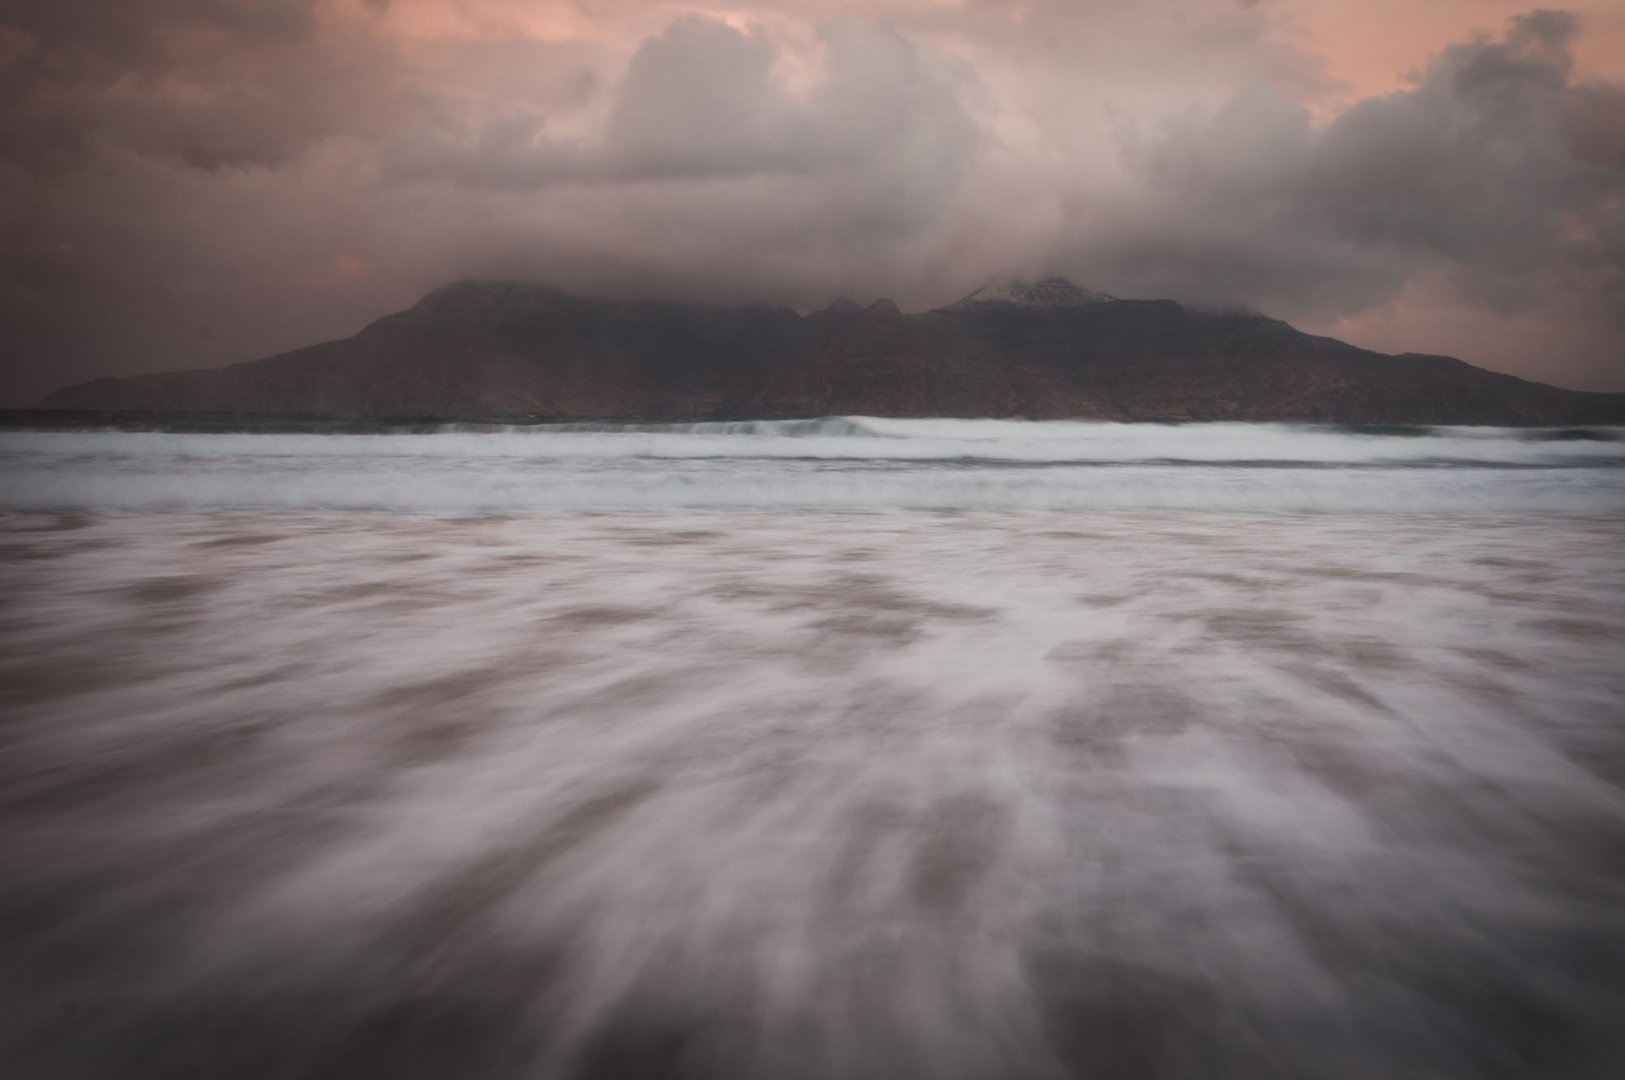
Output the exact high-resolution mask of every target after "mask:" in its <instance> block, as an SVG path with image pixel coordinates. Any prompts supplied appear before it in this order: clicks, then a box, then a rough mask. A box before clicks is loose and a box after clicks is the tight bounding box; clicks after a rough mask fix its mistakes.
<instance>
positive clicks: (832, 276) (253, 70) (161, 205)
mask: <svg viewBox="0 0 1625 1080" xmlns="http://www.w3.org/2000/svg"><path fill="white" fill-rule="evenodd" d="M336 6H343V5H342V4H341V3H340V0H331V2H327V0H324V2H322V3H316V2H312V3H287V2H280V0H121V2H118V3H113V2H103V3H84V4H78V5H71V7H72V8H73V12H72V17H70V13H69V11H68V9H69V7H70V5H62V4H58V3H46V2H43V0H14V2H13V3H12V4H10V5H8V6H7V8H6V10H5V12H4V14H3V15H0V327H3V329H4V331H5V333H6V336H7V339H8V343H9V344H10V346H11V347H10V348H8V349H7V350H6V352H7V359H6V361H5V362H6V364H7V365H8V370H6V371H5V372H0V395H3V398H4V400H5V401H6V402H8V403H10V404H19V403H26V402H27V401H28V400H31V399H33V398H35V397H37V396H38V395H40V394H43V393H44V392H46V391H48V390H50V389H52V388H54V387H55V386H59V385H62V384H65V383H68V382H71V381H76V380H78V379H83V378H88V377H93V376H96V375H101V374H113V373H124V372H134V371H142V370H157V369H165V368H175V367H186V366H199V365H210V364H218V363H225V362H230V361H234V360H241V359H248V358H252V357H254V356H257V355H264V354H267V353H270V352H273V351H277V350H280V349H286V348H291V347H295V346H297V345H300V344H305V343H308V342H310V341H313V340H320V339H322V338H327V337H334V336H341V335H343V334H347V333H350V332H353V330H354V329H356V328H357V327H358V326H359V325H361V324H362V323H364V322H366V321H368V320H369V319H371V318H375V317H377V316H378V315H381V314H384V313H385V312H387V311H389V310H392V309H394V308H398V307H400V306H403V305H404V304H406V303H410V302H411V301H412V300H413V299H414V298H415V297H416V295H418V294H420V293H421V292H423V291H426V290H427V289H429V288H432V287H434V286H436V285H439V284H442V283H444V282H445V281H447V280H450V279H453V278H457V277H463V276H498V275H500V276H516V277H528V278H537V279H546V280H550V281H554V282H556V283H559V284H562V285H565V286H566V287H571V288H578V289H583V290H597V291H606V292H614V293H621V294H630V293H641V294H644V295H656V294H658V295H667V296H672V297H683V298H697V299H717V300H720V299H751V300H767V301H781V302H788V303H793V304H797V305H801V306H812V305H815V304H820V303H822V302H824V301H825V300H827V299H828V298H829V297H831V296H833V295H837V294H843V293H844V294H851V295H858V296H877V295H893V296H895V297H896V298H897V299H899V300H900V301H901V302H903V303H904V304H905V306H911V305H912V306H920V305H925V304H931V303H938V302H943V301H947V300H951V299H953V298H954V296H955V295H956V293H958V292H960V291H963V290H968V289H969V288H971V287H974V286H975V285H977V284H980V282H981V281H982V280H985V279H986V278H987V277H990V276H995V275H999V274H1004V273H1043V272H1063V273H1067V274H1070V275H1072V276H1074V277H1075V278H1077V279H1078V280H1080V281H1083V282H1085V283H1086V284H1089V285H1091V286H1094V287H1097V288H1102V289H1106V290H1108V291H1112V292H1117V293H1119V294H1124V295H1143V296H1173V297H1176V298H1179V299H1185V300H1190V301H1197V302H1212V303H1242V304H1247V305H1250V306H1254V307H1257V308H1260V309H1262V310H1265V311H1268V312H1270V313H1271V314H1276V315H1279V316H1281V317H1284V318H1288V319H1292V320H1302V321H1307V322H1308V323H1309V324H1311V325H1324V324H1327V323H1329V322H1330V321H1333V320H1337V319H1339V318H1345V317H1350V316H1358V315H1360V314H1361V313H1377V314H1379V315H1380V314H1381V313H1382V312H1383V311H1385V310H1387V309H1388V308H1393V309H1394V310H1395V311H1396V312H1398V313H1399V314H1407V313H1408V315H1409V317H1412V318H1413V319H1414V318H1416V317H1418V316H1417V311H1416V307H1415V306H1416V304H1417V302H1418V301H1417V300H1416V297H1417V296H1418V295H1419V285H1418V283H1421V282H1426V283H1427V290H1426V297H1427V298H1431V299H1430V301H1429V302H1432V301H1433V300H1438V302H1440V303H1446V302H1447V303H1448V304H1450V305H1454V306H1455V307H1456V308H1458V309H1463V310H1467V311H1483V312H1486V313H1495V315H1496V317H1504V318H1523V319H1527V320H1529V326H1531V327H1533V328H1535V330H1537V331H1538V330H1540V329H1542V328H1544V327H1548V326H1549V327H1550V328H1551V329H1552V335H1553V336H1552V340H1553V341H1556V342H1559V343H1560V344H1561V349H1554V350H1552V352H1551V353H1550V354H1543V355H1540V356H1530V357H1528V358H1527V359H1525V358H1523V357H1522V356H1521V355H1512V354H1510V353H1501V354H1493V353H1492V354H1491V355H1489V356H1488V360H1491V361H1495V366H1500V367H1502V368H1503V369H1506V370H1515V371H1517V372H1518V373H1519V374H1525V375H1530V376H1533V377H1536V378H1546V379H1550V380H1552V381H1557V382H1564V381H1568V382H1571V383H1572V382H1575V381H1576V380H1578V381H1580V382H1583V383H1586V384H1589V385H1594V386H1599V387H1618V388H1625V344H1622V343H1625V325H1622V323H1621V319H1622V318H1625V316H1622V315H1621V313H1622V312H1625V87H1622V86H1621V85H1619V84H1617V83H1610V82H1606V81H1598V80H1596V79H1588V78H1581V77H1577V76H1576V74H1575V71H1574V66H1573V61H1572V45H1573V42H1574V40H1575V36H1576V35H1577V34H1579V33H1582V32H1583V28H1581V27H1579V26H1578V25H1577V23H1576V21H1575V19H1574V18H1573V17H1572V16H1568V15H1565V14H1563V13H1560V12H1549V11H1539V12H1532V13H1530V14H1526V15H1524V16H1521V17H1519V18H1518V19H1516V20H1515V21H1513V22H1512V23H1511V24H1510V25H1509V27H1508V29H1507V31H1506V32H1505V34H1503V35H1502V36H1500V37H1494V38H1492V37H1488V36H1480V37H1474V38H1471V39H1469V40H1465V41H1461V42H1458V43H1457V44H1455V45H1452V46H1450V47H1449V48H1447V49H1445V50H1444V51H1443V52H1441V53H1440V54H1438V55H1437V56H1435V57H1434V58H1433V60H1432V61H1431V62H1430V64H1429V65H1428V66H1427V67H1426V69H1425V70H1424V71H1422V72H1421V73H1420V74H1419V75H1418V76H1417V78H1416V80H1415V82H1414V83H1413V84H1412V85H1409V86H1407V87H1406V88H1404V89H1402V90H1400V91H1397V92H1395V93H1391V94H1387V95H1383V96H1379V97H1373V98H1369V99H1366V100H1363V101H1359V102H1356V103H1354V104H1353V105H1350V106H1348V107H1346V108H1344V109H1342V110H1341V111H1339V112H1337V113H1336V114H1335V115H1331V116H1329V117H1328V116H1326V115H1324V114H1319V115H1317V114H1315V113H1313V112H1312V111H1311V109H1310V108H1309V105H1310V104H1313V102H1314V97H1315V95H1316V94H1317V93H1320V92H1321V89H1322V87H1323V84H1324V80H1323V79H1322V78H1321V77H1320V76H1319V75H1317V73H1316V66H1315V62H1314V58H1313V57H1312V56H1309V55H1305V54H1302V53H1299V52H1295V51H1294V50H1293V49H1292V48H1290V47H1289V46H1286V45H1283V44H1282V39H1281V37H1280V36H1279V35H1276V34H1274V32H1273V28H1274V26H1275V24H1274V23H1273V22H1272V19H1274V18H1275V17H1276V16H1275V15H1274V5H1270V4H1264V3H1260V4H1254V5H1237V4H1234V3H1231V2H1229V0H1225V2H1222V3H1220V2H1217V0H1215V3H1213V4H1211V5H1208V6H1205V7H1204V6H1201V5H1198V6H1197V7H1195V8H1191V9H1190V10H1192V11H1196V12H1198V13H1205V14H1200V17H1196V16H1192V17H1189V18H1187V17H1186V14H1185V8H1179V10H1178V11H1176V10H1175V9H1174V7H1170V6H1169V5H1162V4H1151V5H1145V6H1143V7H1135V8H1128V7H1124V6H1121V5H1118V6H1113V5H1103V4H1089V3H1076V4H1068V3H1060V2H1058V0H1034V2H1031V3H1028V4H1025V5H1014V6H1010V5H1003V6H1001V5H993V4H983V3H970V4H964V5H960V6H958V7H955V8H948V7H942V6H922V5H913V4H897V5H891V6H884V5H882V6H880V7H877V8H876V10H877V11H881V12H882V13H885V14H888V15H889V16H890V21H883V20H882V21H863V20H828V21H822V22H818V21H809V20H807V19H805V18H801V19H800V21H799V22H798V21H795V20H794V19H793V18H792V19H791V21H789V22H787V21H786V19H787V18H790V16H787V14H786V12H787V11H788V10H789V9H788V8H787V7H786V6H785V5H782V4H777V3H769V2H768V0H762V2H761V3H758V4H755V5H751V4H741V5H740V7H741V9H745V10H747V11H748V10H749V9H751V8H754V9H755V10H756V11H758V12H759V13H760V14H761V16H762V17H761V18H760V19H758V20H756V21H752V20H751V19H750V18H749V17H748V15H747V17H745V18H738V17H735V18H731V19H729V20H728V21H723V20H721V19H719V18H715V17H708V16H705V15H699V14H689V15H677V16H676V17H674V18H671V19H669V20H667V21H666V22H665V23H664V24H656V25H655V26H653V27H651V28H649V30H648V32H647V33H646V35H645V36H643V37H642V39H641V40H638V39H636V38H633V39H629V40H626V41H611V40H607V39H606V40H605V41H602V42H595V41H588V40H584V39H575V40H544V39H542V38H537V37H527V36H523V35H519V34H510V35H507V36H485V37H481V36H478V35H462V36H455V35H454V36H448V37H443V38H436V39H429V40H425V39H418V40H402V39H399V38H394V37H391V36H390V35H389V34H387V33H384V32H382V30H378V29H376V27H382V26H383V25H384V24H385V21H386V20H387V19H388V18H390V11H391V9H390V5H388V4H383V3H368V4H360V3H356V4H349V5H348V6H344V10H345V11H346V12H348V13H349V14H348V15H346V16H345V17H346V18H347V19H349V20H350V21H348V22H344V23H342V24H337V23H333V22H332V21H331V20H332V11H333V10H335V9H336ZM367 20H374V22H375V23H376V27H375V26H374V25H373V24H372V23H369V22H368V21H367ZM1441 297H1442V298H1443V299H1442V300H1439V298H1441ZM1406 305H1410V306H1409V307H1406ZM1423 314H1424V315H1425V312H1424V313H1423ZM1396 318H1397V316H1396ZM1543 320H1544V321H1543ZM1462 340H1463V342H1464V344H1475V342H1474V341H1473V340H1470V339H1468V338H1463V339H1462ZM1464 355H1465V356H1466V358H1467V359H1469V360H1474V361H1476V362H1485V360H1486V357H1484V356H1481V355H1479V354H1477V353H1466V354H1464ZM1520 365H1521V366H1520Z"/></svg>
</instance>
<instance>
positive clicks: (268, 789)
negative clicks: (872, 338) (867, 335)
mask: <svg viewBox="0 0 1625 1080" xmlns="http://www.w3.org/2000/svg"><path fill="white" fill-rule="evenodd" d="M1622 466H1625V431H1620V430H1618V429H1593V430H1584V431H1525V430H1508V429H1461V428H1457V429H1400V430H1388V431H1381V432H1379V431H1370V430H1364V431H1361V430H1339V429H1333V428H1295V427H1290V426H1283V425H1243V424H1221V425H1184V426H1161V425H1113V424H1083V423H1076V424H1073V423H1018V422H1000V421H897V420H877V419H872V418H840V419H832V420H825V421H809V422H802V421H797V422H757V423H751V424H710V425H686V426H681V427H672V426H668V427H641V428H640V427H620V428H615V427H608V426H596V427H594V426H586V425H573V426H560V427H550V428H525V429H489V428H481V429H446V430H442V431H438V432H434V433H423V434H381V435H370V436H339V435H254V434H241V435H181V434H166V433H156V432H155V433H138V434H132V433H111V432H84V433H7V434H4V435H0V600H3V606H0V716H3V717H4V719H3V720H0V1004H3V1006H4V1007H3V1008H0V1066H3V1072H4V1075H6V1076H7V1077H12V1076H16V1077H30V1078H31V1077H51V1078H67V1080H77V1078H81V1077H85V1078H88V1077H96V1078H101V1077H106V1078H114V1077H118V1078H128V1077H137V1078H145V1077H153V1078H158V1077H164V1078H169V1077H183V1076H185V1077H191V1076H199V1077H212V1076H222V1077H224V1076H230V1077H247V1078H266V1080H270V1078H283V1077H301V1078H304V1077H312V1078H315V1077H321V1078H335V1080H337V1078H353V1077H390V1078H395V1077H435V1078H442V1077H443V1078H454V1077H455V1078H482V1077H501V1078H508V1077H514V1078H519V1077H540V1078H552V1077H571V1078H573V1077H692V1078H734V1077H773V1078H779V1077H785V1078H808V1080H812V1078H837V1077H839V1078H869V1077H876V1078H878V1077H886V1078H895V1077H904V1078H908V1077H946V1078H961V1077H962V1078H1005V1077H1010V1078H1016V1077H1020V1078H1035V1080H1036V1078H1048V1077H1055V1078H1062V1077H1080V1078H1101V1077H1104V1078H1119V1077H1122V1078H1129V1077H1170V1078H1172V1077H1179V1078H1183V1077H1203V1078H1206V1077H1236V1078H1243V1077H1245V1078H1254V1077H1293V1078H1298V1077H1326V1078H1347V1077H1359V1078H1364V1077H1372V1078H1384V1080H1387V1078H1392V1077H1424V1076H1425V1077H1443V1078H1457V1077H1461V1078H1470V1077H1529V1076H1541V1077H1548V1076H1549V1077H1565V1078H1567V1077H1598V1078H1602V1077H1612V1076H1616V1075H1618V1068H1619V1063H1620V1062H1621V1061H1622V1060H1625V729H1622V725H1625V467H1622Z"/></svg>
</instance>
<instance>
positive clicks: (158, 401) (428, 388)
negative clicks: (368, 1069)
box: [40, 279, 1625, 424]
mask: <svg viewBox="0 0 1625 1080" xmlns="http://www.w3.org/2000/svg"><path fill="white" fill-rule="evenodd" d="M40 407H42V408H57V409H104V410H109V409H123V410H147V411H200V412H201V411H208V412H239V413H284V414H286V413H300V414H321V415H342V416H442V417H455V416H539V417H574V418H588V417H627V416H637V417H644V418H648V419H665V420H683V419H703V418H730V417H733V418H737V417H798V416H825V415H832V414H841V413H868V414H874V415H889V416H966V417H972V416H1025V417H1032V418H1040V419H1052V418H1062V417H1077V418H1094V419H1119V420H1146V419H1155V420H1175V419H1229V420H1300V421H1330V422H1341V423H1489V424H1532V423H1540V424H1570V423H1625V394H1590V393H1582V392H1578V391H1570V390H1560V389H1558V388H1556V387H1550V386H1543V385H1541V384H1538V383H1531V382H1526V381H1524V380H1522V379H1517V378H1513V377H1512V376H1508V375H1498V374H1495V373H1493V372H1489V371H1484V370H1482V369H1480V368H1475V367H1473V366H1471V365H1469V364H1466V363H1463V362H1461V361H1459V360H1453V359H1451V358H1449V357H1440V356H1418V355H1404V356H1387V355H1384V354H1380V353H1373V352H1368V351H1365V350H1363V349H1357V348H1355V347H1353V346H1351V345H1346V344H1344V343H1342V342H1338V341H1334V340H1332V339H1330V338H1320V337H1314V336H1311V335H1308V334H1304V333H1301V332H1299V331H1297V330H1294V329H1293V328H1292V327H1290V326H1288V325H1287V324H1285V323H1282V322H1278V321H1275V320H1272V319H1267V318H1263V317H1261V316H1257V315H1247V314H1235V313H1225V314H1215V313H1208V312H1199V311H1193V310H1190V309H1188V308H1185V307H1182V306H1180V305H1179V304H1176V303H1174V302H1172V301H1168V300H1117V299H1115V298H1112V297H1109V296H1106V295H1104V294H1101V293H1094V292H1090V291H1089V290H1085V289H1080V288H1078V287H1077V286H1075V285H1072V284H1071V283H1070V282H1066V281H1062V280H1060V279H1049V280H1046V281H1042V282H1036V283H1033V284H1027V283H1022V282H1014V283H1006V284H1003V285H996V286H989V287H986V288H984V289H980V290H977V292H975V293H972V294H971V295H970V296H968V297H966V298H965V299H963V300H961V301H959V302H957V303H955V304H952V305H950V306H948V307H945V308H940V309H938V310H936V311H930V312H925V313H923V314H917V315H906V314H903V313H902V312H900V311H899V310H898V309H897V307H896V305H895V304H892V303H891V302H890V301H880V302H878V303H876V304H874V305H872V306H870V307H868V308H866V309H865V308H860V307H859V306H858V305H856V304H854V303H852V302H851V301H838V302H836V303H834V304H832V305H831V306H830V307H828V308H826V309H825V310H823V311H819V312H814V313H812V314H810V315H806V316H802V315H798V314H797V313H796V312H795V311H793V310H791V309H789V308H786V307H770V306H761V305H750V306H745V305H735V306H729V305H704V304H682V303H662V302H654V301H614V300H593V299H584V298H580V297H575V296H571V295H569V294H567V293H564V292H562V291H560V290H558V289H553V288H548V287H544V286H537V285H522V284H515V283H481V282H460V283H457V284H454V285H448V286H446V287H444V288H441V289H437V290H435V291H434V292H432V293H430V294H429V295H428V296H426V297H424V298H423V300H421V301H420V302H418V303H417V304H416V305H414V306H413V307H411V308H409V309H407V310H406V311H402V312H399V313H397V314H394V315H390V316H387V317H385V318H383V319H380V320H378V321H377V322H375V323H373V324H371V325H370V326H368V327H366V328H365V329H363V330H362V331H361V332H360V333H358V334H356V335H355V336H354V337H351V338H347V339H345V340H342V341H332V342H325V343H322V344H319V345H312V346H309V347H307V348H303V349H296V350H294V351H293V352H289V353H283V354H281V355H278V356H272V357H268V358H266V359H264V360H256V361H250V362H248V363H243V364H237V365H234V366H231V367H226V368H213V369H206V370H198V371H181V372H169V373H165V374H159V375H140V376H134V377H130V378H122V379H98V380H95V381H93V382H88V383H82V384H80V385H77V386H71V387H67V388H65V389H63V390H59V391H57V392H56V393H54V394H52V395H50V396H49V397H47V398H46V399H45V400H44V401H42V402H41V403H40Z"/></svg>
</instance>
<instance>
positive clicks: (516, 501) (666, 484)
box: [0, 417, 1625, 514]
mask: <svg viewBox="0 0 1625 1080" xmlns="http://www.w3.org/2000/svg"><path fill="white" fill-rule="evenodd" d="M1597 434H1599V435H1607V434H1610V433H1609V432H1601V433H1597ZM1621 445H1622V444H1620V443H1617V442H1610V441H1606V440H1605V439H1602V438H1590V439H1548V440H1545V441H1541V440H1539V439H1538V438H1532V437H1531V435H1530V433H1528V432H1521V431H1514V430H1506V429H1436V430H1434V431H1433V432H1432V433H1430V434H1426V435H1415V436H1392V435H1387V436H1384V435H1375V434H1368V433H1350V432H1342V431H1337V430H1335V429H1325V428H1316V429H1310V428H1303V427H1291V426H1287V425H1268V424H1265V425H1260V424H1207V425H1130V424H1096V423H1072V422H1056V423H1030V422H1021V421H1000V420H883V419H875V418H867V417H848V418H837V419H833V420H821V421H762V422H751V423H743V424H695V425H682V426H676V427H671V426H668V427H665V428H648V427H635V428H613V429H612V428H605V429H603V430H583V429H582V426H580V425H575V426H566V427H539V428H531V429H524V430H513V431H505V432H488V433H471V432H457V431H447V432H443V433H439V434H418V435H308V434H299V435H259V434H209V435H202V434H172V433H117V432H90V433H11V434H7V435H4V436H0V465H3V467H4V471H3V473H0V506H9V507H15V508H25V509H26V508H34V509H40V508H53V507H87V508H89V507H124V508H148V507H198V508H204V507H230V506H244V507H254V506H267V507H285V508H300V507H311V508H330V509H397V510H412V509H425V510H444V511H475V510H511V511H523V510H571V509H636V508H661V507H778V508H794V507H805V508H841V507H899V508H937V507H956V508H962V509H968V508H978V507H982V508H1017V507H1020V508H1034V509H1037V508H1058V509H1079V510H1082V509H1197V510H1259V511H1304V510H1317V511H1331V510H1357V511H1370V510H1394V511H1437V510H1457V511H1476V510H1482V511H1501V512H1542V513H1586V514H1595V513H1604V514H1606V513H1617V512H1625V469H1620V468H1615V467H1612V466H1613V465H1614V464H1615V463H1617V462H1618V461H1619V460H1620V454H1621ZM1449 462H1454V463H1456V466H1460V467H1452V466H1451V465H1449V464H1447V463H1449ZM1471 466H1479V467H1471ZM1497 466H1505V467H1497ZM1532 466H1540V467H1539V468H1531V467H1532Z"/></svg>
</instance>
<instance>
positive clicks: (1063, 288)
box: [948, 277, 1117, 311]
mask: <svg viewBox="0 0 1625 1080" xmlns="http://www.w3.org/2000/svg"><path fill="white" fill-rule="evenodd" d="M1116 299H1117V297H1115V296H1109V295H1107V294H1106V293H1102V292H1095V291H1094V290H1093V289H1085V288H1083V287H1081V286H1078V285H1074V284H1072V282H1070V281H1068V280H1066V279H1065V278H1060V277H1048V278H1043V279H1041V280H1039V281H1022V280H1020V279H1015V280H1010V281H998V282H988V283H987V284H986V285H983V286H982V287H981V288H980V289H977V290H976V291H975V292H973V293H971V294H970V295H969V296H967V297H965V298H964V299H963V300H960V301H958V302H956V303H954V304H951V305H949V307H948V310H950V311H953V310H959V311H963V310H965V309H967V308H977V307H981V306H982V305H983V304H1007V305H1010V306H1012V307H1021V308H1074V307H1083V306H1084V305H1086V304H1104V303H1109V302H1110V301H1113V300H1116Z"/></svg>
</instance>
